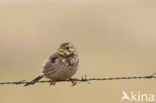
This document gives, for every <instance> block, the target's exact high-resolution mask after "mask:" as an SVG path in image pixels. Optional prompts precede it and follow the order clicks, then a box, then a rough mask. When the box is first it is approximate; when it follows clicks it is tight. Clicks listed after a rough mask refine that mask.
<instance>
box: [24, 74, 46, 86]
mask: <svg viewBox="0 0 156 103" xmlns="http://www.w3.org/2000/svg"><path fill="white" fill-rule="evenodd" d="M43 76H44V75H38V76H37V77H36V78H34V79H33V80H32V81H30V82H28V83H26V84H25V85H24V86H28V85H30V84H31V85H33V84H35V83H36V82H38V81H39V80H40V79H41V78H43Z"/></svg>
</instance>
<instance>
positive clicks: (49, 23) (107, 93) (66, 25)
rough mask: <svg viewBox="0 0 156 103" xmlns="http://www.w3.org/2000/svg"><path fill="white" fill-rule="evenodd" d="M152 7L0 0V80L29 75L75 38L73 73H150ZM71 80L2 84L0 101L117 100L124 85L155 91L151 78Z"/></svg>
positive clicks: (155, 28)
mask: <svg viewBox="0 0 156 103" xmlns="http://www.w3.org/2000/svg"><path fill="white" fill-rule="evenodd" d="M155 11H156V3H155V2H154V1H152V0H144V1H142V0H137V1H135V0H133V1H131V0H127V1H117V0H111V2H108V1H89V0H85V1H82V0H81V1H78V0H76V1H74V0H73V1H72V0H71V1H70V0H68V1H65V0H62V1H60V0H59V1H58V0H57V1H54V0H53V1H37V0H36V1H35V0H34V1H30V0H29V1H17V0H16V1H15V0H12V1H11V0H5V1H4V0H3V1H2V0H1V1H0V14H1V15H0V82H2V81H16V80H27V81H28V80H31V79H32V78H34V77H35V76H36V75H37V74H38V73H39V71H40V68H41V65H42V63H43V62H44V60H45V59H47V58H48V57H49V56H50V55H51V54H52V53H54V52H55V51H56V50H57V48H58V46H59V45H60V43H62V42H66V41H70V42H72V43H74V45H75V46H76V47H77V50H78V51H79V57H80V67H79V70H78V72H77V73H76V75H75V76H74V77H78V78H80V77H81V76H82V75H84V74H87V75H88V78H92V77H118V76H140V75H141V76H142V75H149V74H152V73H155V72H156V69H155V68H156V63H155V62H156V12H155ZM44 80H47V79H46V78H44ZM70 85H71V83H57V84H56V86H54V87H53V86H52V87H50V86H49V84H36V85H34V86H29V87H23V86H22V85H19V86H14V85H1V86H0V91H1V92H0V101H1V102H2V103H10V102H11V103H21V102H22V103H34V102H38V103H43V102H53V103H55V102H56V103H60V102H61V103H62V102H64V103H73V102H74V103H83V102H87V103H97V102H99V103H104V102H106V103H114V102H115V103H122V102H123V103H124V101H121V100H120V99H121V97H122V91H123V90H124V91H126V92H127V93H130V92H131V91H134V92H136V93H137V91H140V92H141V93H147V94H149V93H153V94H155V95H156V92H155V91H156V86H155V85H156V83H155V79H151V80H118V81H100V82H91V85H88V84H87V83H81V84H78V85H77V86H75V87H71V86H70ZM125 102H126V103H127V102H128V101H125ZM143 103H146V102H143Z"/></svg>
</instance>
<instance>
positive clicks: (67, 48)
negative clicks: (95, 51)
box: [58, 42, 77, 56]
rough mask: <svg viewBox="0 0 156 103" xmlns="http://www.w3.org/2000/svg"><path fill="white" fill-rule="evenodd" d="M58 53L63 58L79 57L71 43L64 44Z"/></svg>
mask: <svg viewBox="0 0 156 103" xmlns="http://www.w3.org/2000/svg"><path fill="white" fill-rule="evenodd" d="M58 53H59V54H60V55H61V56H69V55H77V51H76V48H75V47H74V45H73V44H72V43H70V42H65V43H62V44H61V45H60V47H59V48H58Z"/></svg>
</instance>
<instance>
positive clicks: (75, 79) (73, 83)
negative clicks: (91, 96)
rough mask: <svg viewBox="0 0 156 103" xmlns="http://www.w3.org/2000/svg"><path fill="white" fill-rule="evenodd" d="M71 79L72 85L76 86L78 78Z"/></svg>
mask: <svg viewBox="0 0 156 103" xmlns="http://www.w3.org/2000/svg"><path fill="white" fill-rule="evenodd" d="M69 80H71V81H72V86H75V85H76V84H77V80H78V79H77V78H70V79H69Z"/></svg>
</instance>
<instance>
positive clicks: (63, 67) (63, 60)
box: [25, 42, 79, 86]
mask: <svg viewBox="0 0 156 103" xmlns="http://www.w3.org/2000/svg"><path fill="white" fill-rule="evenodd" d="M78 64H79V59H78V52H77V51H76V48H75V47H74V46H73V44H72V43H70V42H65V43H62V44H61V45H60V47H59V48H58V50H57V52H55V53H54V54H53V55H51V56H50V57H49V58H48V59H47V60H46V61H45V63H44V64H43V66H42V68H41V71H40V74H39V75H38V76H37V77H36V78H34V79H33V80H32V81H30V82H28V83H26V84H25V86H28V85H30V84H31V85H33V84H35V83H36V82H38V81H39V80H40V79H41V78H43V77H44V76H45V77H46V78H49V79H50V85H55V83H56V82H55V81H57V80H66V79H69V80H71V81H72V84H73V86H74V85H76V84H77V79H76V78H71V77H72V76H73V75H74V74H75V73H76V72H77V69H78Z"/></svg>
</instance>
